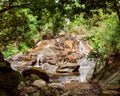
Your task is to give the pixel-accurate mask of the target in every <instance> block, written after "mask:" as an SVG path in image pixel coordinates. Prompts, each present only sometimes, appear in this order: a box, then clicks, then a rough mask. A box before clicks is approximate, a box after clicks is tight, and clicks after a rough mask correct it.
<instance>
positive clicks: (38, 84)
mask: <svg viewBox="0 0 120 96" xmlns="http://www.w3.org/2000/svg"><path fill="white" fill-rule="evenodd" d="M33 85H34V86H37V87H38V88H42V87H44V86H46V82H45V81H44V80H42V79H39V80H35V81H34V82H33Z"/></svg>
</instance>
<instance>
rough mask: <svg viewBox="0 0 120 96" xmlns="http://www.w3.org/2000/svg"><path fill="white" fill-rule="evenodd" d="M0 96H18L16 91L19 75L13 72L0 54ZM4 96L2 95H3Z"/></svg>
mask: <svg viewBox="0 0 120 96" xmlns="http://www.w3.org/2000/svg"><path fill="white" fill-rule="evenodd" d="M0 57H1V58H0V96H19V92H18V90H17V87H18V84H19V82H20V77H21V75H20V74H19V72H16V71H13V70H12V68H11V67H10V63H9V62H7V61H5V60H4V58H3V55H2V53H1V52H0ZM3 94H4V95H3Z"/></svg>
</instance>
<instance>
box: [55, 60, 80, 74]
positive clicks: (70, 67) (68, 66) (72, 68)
mask: <svg viewBox="0 0 120 96" xmlns="http://www.w3.org/2000/svg"><path fill="white" fill-rule="evenodd" d="M79 67H80V65H79V64H76V63H69V62H67V63H62V64H59V66H58V68H57V70H56V72H59V73H71V72H79V70H78V69H79Z"/></svg>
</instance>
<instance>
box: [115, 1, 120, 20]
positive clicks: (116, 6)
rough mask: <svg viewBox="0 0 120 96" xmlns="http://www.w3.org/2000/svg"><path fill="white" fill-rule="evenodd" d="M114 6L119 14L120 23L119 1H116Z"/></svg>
mask: <svg viewBox="0 0 120 96" xmlns="http://www.w3.org/2000/svg"><path fill="white" fill-rule="evenodd" d="M114 6H115V10H116V12H117V16H118V19H119V22H120V10H119V6H118V0H115V2H114Z"/></svg>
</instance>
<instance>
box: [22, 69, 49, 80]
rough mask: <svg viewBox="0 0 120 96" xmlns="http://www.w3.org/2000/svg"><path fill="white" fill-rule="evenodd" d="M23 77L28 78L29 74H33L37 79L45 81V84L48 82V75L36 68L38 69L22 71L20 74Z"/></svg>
mask: <svg viewBox="0 0 120 96" xmlns="http://www.w3.org/2000/svg"><path fill="white" fill-rule="evenodd" d="M22 74H23V76H24V77H27V76H28V77H30V76H31V74H35V75H37V76H38V77H39V78H41V79H43V80H45V81H46V82H49V76H48V74H47V73H46V72H45V71H44V70H43V69H41V68H38V67H31V68H29V69H27V70H24V71H23V72H22Z"/></svg>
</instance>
